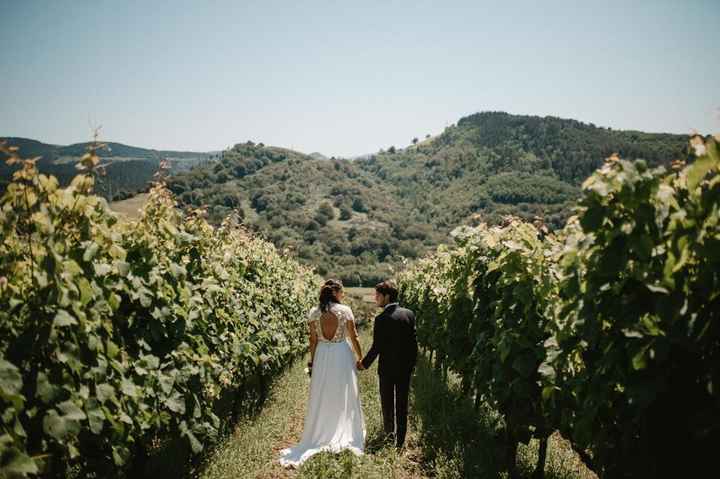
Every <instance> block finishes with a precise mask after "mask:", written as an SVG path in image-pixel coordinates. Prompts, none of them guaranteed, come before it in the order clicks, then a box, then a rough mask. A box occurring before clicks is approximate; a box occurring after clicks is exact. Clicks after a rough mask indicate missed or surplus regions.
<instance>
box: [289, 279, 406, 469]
mask: <svg viewBox="0 0 720 479" xmlns="http://www.w3.org/2000/svg"><path fill="white" fill-rule="evenodd" d="M343 296H344V293H343V286H342V284H341V283H340V282H339V281H336V280H332V279H330V280H327V281H326V282H325V284H324V285H323V286H322V288H321V289H320V304H319V305H318V306H316V307H314V308H313V309H312V310H311V311H310V314H309V315H308V329H309V333H310V363H308V366H309V367H310V368H311V372H312V373H311V381H310V399H309V402H308V407H307V413H306V416H305V426H304V429H303V435H302V439H301V440H300V443H299V444H297V445H295V446H293V447H291V448H288V449H283V450H282V451H281V452H280V463H281V464H282V465H283V466H285V467H297V466H299V465H300V464H302V463H303V462H305V461H306V460H307V459H308V458H309V457H311V456H312V455H313V454H316V453H318V452H321V451H331V452H339V451H341V450H343V449H349V450H350V451H352V452H353V453H355V454H357V455H361V454H362V453H363V451H364V446H365V420H364V418H363V412H362V407H361V404H360V391H359V389H358V377H357V373H358V371H361V370H365V369H368V368H369V367H370V366H371V365H372V363H373V362H374V361H375V359H376V358H377V357H378V356H379V360H378V363H379V364H378V375H379V383H380V401H381V404H382V415H383V428H384V432H385V437H386V438H387V439H394V441H395V445H396V447H398V448H401V447H402V446H403V444H404V442H405V434H406V432H407V412H408V393H409V389H410V376H411V375H412V371H413V368H414V367H415V361H416V359H417V340H416V338H415V315H414V314H413V312H412V311H410V310H409V309H405V308H401V307H400V305H399V304H398V302H397V297H398V290H397V287H396V286H395V285H394V284H393V283H392V282H391V281H383V282H382V283H379V284H378V285H377V286H375V303H376V304H377V305H378V306H379V307H381V308H383V311H382V313H380V315H378V316H377V317H376V318H375V323H374V326H373V342H372V346H371V347H370V350H369V351H368V353H367V355H366V356H365V357H364V358H363V356H362V350H361V347H360V342H359V341H358V335H357V329H356V326H355V317H354V316H353V312H352V310H351V309H350V308H349V307H348V306H346V305H344V304H342V299H343Z"/></svg>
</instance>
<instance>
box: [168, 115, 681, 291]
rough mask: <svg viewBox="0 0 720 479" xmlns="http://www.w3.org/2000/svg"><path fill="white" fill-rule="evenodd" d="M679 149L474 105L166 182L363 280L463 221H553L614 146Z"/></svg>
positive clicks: (186, 197) (225, 161) (244, 153)
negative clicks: (359, 145)
mask: <svg viewBox="0 0 720 479" xmlns="http://www.w3.org/2000/svg"><path fill="white" fill-rule="evenodd" d="M686 148H687V137H686V136H684V135H673V134H654V133H643V132H638V131H614V130H611V129H609V128H602V127H597V126H595V125H592V124H587V123H582V122H579V121H576V120H567V119H560V118H555V117H544V118H542V117H536V116H519V115H510V114H507V113H503V112H484V113H478V114H475V115H470V116H468V117H465V118H462V119H461V120H460V121H458V123H457V124H456V125H453V126H451V127H448V128H447V129H446V130H445V131H444V132H443V133H442V134H440V135H438V136H436V137H433V138H428V139H426V140H425V141H422V142H417V143H416V144H412V145H410V146H408V147H406V148H396V147H390V148H388V149H387V150H383V151H381V152H379V153H377V154H373V155H365V156H363V157H361V158H358V159H355V160H344V159H335V158H331V159H329V160H328V159H326V158H324V157H322V158H321V157H318V156H317V155H305V154H302V153H299V152H295V151H291V150H287V149H284V148H278V147H269V146H265V145H263V144H261V143H260V144H255V143H252V142H247V143H243V144H237V145H235V146H234V147H233V148H231V149H229V150H228V151H226V152H225V154H224V155H223V157H222V158H221V159H219V161H217V162H216V163H213V164H210V165H204V166H199V167H196V168H193V169H192V170H191V171H186V172H181V173H178V174H176V175H173V177H172V178H171V179H170V181H169V187H170V189H171V190H172V191H173V192H174V193H175V194H176V195H177V197H178V200H179V202H180V204H181V205H183V206H184V207H189V208H193V207H201V206H203V207H206V208H207V212H208V215H209V217H210V219H211V220H212V221H216V222H219V221H220V220H221V219H222V218H223V217H225V216H226V215H227V214H229V213H232V212H235V213H236V214H238V215H239V216H240V217H241V218H242V219H243V221H244V223H245V224H246V225H248V226H249V227H250V228H252V229H253V230H255V231H257V232H258V233H260V234H262V235H263V236H265V237H267V238H268V239H270V240H272V241H273V242H274V243H275V244H276V245H277V246H278V247H280V248H284V249H287V250H288V251H290V252H291V253H292V254H295V255H297V256H298V257H299V258H300V259H301V260H302V261H304V262H306V263H308V264H312V265H315V266H316V267H317V268H318V272H319V273H320V274H322V275H332V276H337V277H340V278H341V279H343V281H344V282H345V283H346V284H348V285H361V284H362V285H367V284H372V283H373V282H374V281H377V280H378V279H381V278H383V277H385V276H387V275H389V274H390V273H391V271H392V268H393V267H394V266H395V265H397V264H399V262H400V261H402V259H403V258H415V257H417V256H420V255H423V254H424V253H426V252H427V251H428V250H430V249H432V248H434V247H435V246H436V245H437V244H439V243H442V242H444V241H447V239H448V238H449V232H450V231H451V230H452V229H454V228H455V227H456V226H458V225H461V224H472V223H478V222H480V221H485V222H488V223H491V224H492V223H498V222H500V221H502V219H503V217H504V216H505V215H508V214H512V215H518V216H521V217H524V218H527V219H533V218H536V217H540V218H542V219H543V220H544V221H545V222H546V224H548V226H549V227H551V228H559V227H561V226H562V225H563V224H564V222H565V220H566V218H567V217H568V216H569V215H570V214H571V213H572V205H573V201H574V199H575V198H576V197H577V194H578V192H579V189H578V188H579V184H580V183H581V182H582V180H583V179H584V178H585V177H587V176H588V175H589V174H590V173H591V172H592V171H593V170H595V169H596V168H597V167H598V166H600V165H601V164H602V162H603V160H604V159H605V158H606V157H608V156H610V155H611V154H612V153H619V154H620V155H621V156H623V157H625V158H630V159H643V160H645V161H646V162H648V164H650V165H653V166H654V165H660V164H669V163H670V162H671V161H672V160H673V159H675V158H678V157H680V156H682V155H683V152H684V151H685V150H686Z"/></svg>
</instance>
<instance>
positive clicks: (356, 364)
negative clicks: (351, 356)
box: [355, 359, 365, 371]
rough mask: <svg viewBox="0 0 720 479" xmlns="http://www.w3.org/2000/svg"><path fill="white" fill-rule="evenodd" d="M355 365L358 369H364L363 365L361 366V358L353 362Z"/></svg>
mask: <svg viewBox="0 0 720 479" xmlns="http://www.w3.org/2000/svg"><path fill="white" fill-rule="evenodd" d="M355 367H356V368H357V370H358V371H363V370H364V369H365V366H363V363H362V359H358V360H357V361H356V362H355Z"/></svg>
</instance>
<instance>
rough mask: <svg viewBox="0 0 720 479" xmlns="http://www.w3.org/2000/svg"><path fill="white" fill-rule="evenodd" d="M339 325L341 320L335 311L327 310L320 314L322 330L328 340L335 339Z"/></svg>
mask: <svg viewBox="0 0 720 479" xmlns="http://www.w3.org/2000/svg"><path fill="white" fill-rule="evenodd" d="M339 326H340V320H339V319H338V317H337V316H335V313H331V312H330V311H325V312H324V313H322V314H321V315H320V331H321V333H322V337H323V338H324V339H325V340H326V341H332V340H334V339H335V333H337V330H338V327H339Z"/></svg>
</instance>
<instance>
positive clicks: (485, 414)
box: [411, 355, 504, 477]
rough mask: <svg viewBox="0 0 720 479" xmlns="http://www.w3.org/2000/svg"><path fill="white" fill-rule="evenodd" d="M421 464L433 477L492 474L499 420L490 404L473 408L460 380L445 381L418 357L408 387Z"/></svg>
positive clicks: (500, 445) (499, 447) (499, 451)
mask: <svg viewBox="0 0 720 479" xmlns="http://www.w3.org/2000/svg"><path fill="white" fill-rule="evenodd" d="M411 391H412V399H413V404H414V409H415V415H416V416H415V417H414V420H415V421H418V422H419V423H420V424H417V425H415V429H416V430H417V431H418V432H419V437H418V441H419V448H420V449H421V451H422V454H423V459H422V461H423V463H424V464H425V466H426V468H428V469H429V470H428V471H427V472H428V475H430V476H433V477H498V476H499V475H500V472H501V471H502V469H503V465H502V457H503V450H504V442H503V439H502V427H503V424H502V420H501V418H500V417H499V415H498V413H497V412H496V411H494V410H493V409H491V408H489V407H487V406H485V405H480V407H479V408H478V410H477V411H475V408H474V407H473V402H472V400H471V399H470V398H469V397H467V396H466V395H464V394H463V393H462V391H461V389H460V385H459V384H457V385H454V384H452V381H449V382H448V381H445V380H444V379H443V378H442V377H441V376H440V375H439V374H437V373H436V372H435V371H434V370H433V369H432V368H431V366H430V363H429V361H428V360H427V358H426V357H424V356H422V355H421V356H419V357H418V364H417V368H416V371H415V377H414V378H413V386H412V388H411Z"/></svg>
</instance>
